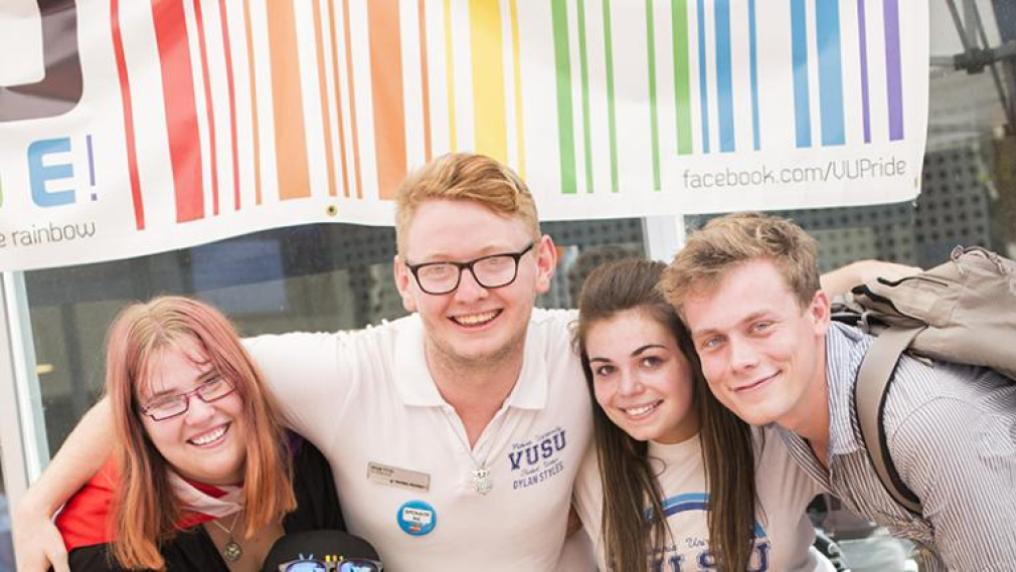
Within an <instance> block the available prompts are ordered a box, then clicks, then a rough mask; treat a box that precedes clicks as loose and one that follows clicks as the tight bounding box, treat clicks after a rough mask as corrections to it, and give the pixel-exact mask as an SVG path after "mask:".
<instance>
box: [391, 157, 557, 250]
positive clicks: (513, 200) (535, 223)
mask: <svg viewBox="0 0 1016 572" xmlns="http://www.w3.org/2000/svg"><path fill="white" fill-rule="evenodd" d="M438 199H445V200H459V201H474V202H477V203H479V204H481V205H483V206H485V207H487V208H488V209H490V210H492V211H494V212H495V213H498V214H500V215H503V216H508V217H518V218H519V219H521V220H522V221H523V222H525V223H526V225H527V226H528V227H529V229H530V230H531V231H532V234H533V239H534V240H535V239H538V238H539V237H540V223H539V219H538V217H537V214H536V203H535V202H534V201H533V195H532V194H531V193H530V192H529V187H527V186H526V184H525V183H524V182H523V181H522V179H520V178H519V176H518V175H516V174H515V172H514V171H512V170H511V169H510V168H508V167H507V166H506V165H502V164H501V163H499V162H497V161H496V160H494V159H491V158H490V157H487V156H484V155H477V154H474V153H448V154H446V155H441V156H440V157H437V158H436V159H434V160H433V161H431V162H430V163H427V164H426V165H424V166H423V167H421V168H419V169H418V170H416V171H415V172H413V173H412V174H410V175H409V176H408V177H406V180H405V181H403V182H402V185H401V186H400V187H399V189H398V191H396V193H395V235H396V238H397V240H398V247H399V252H400V253H405V251H406V244H405V240H406V235H407V234H408V232H409V224H410V223H411V222H412V220H413V216H414V215H415V214H416V209H417V208H419V206H420V205H421V204H423V203H424V202H427V201H429V200H438Z"/></svg>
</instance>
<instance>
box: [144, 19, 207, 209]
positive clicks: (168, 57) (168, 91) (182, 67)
mask: <svg viewBox="0 0 1016 572" xmlns="http://www.w3.org/2000/svg"><path fill="white" fill-rule="evenodd" d="M152 19H153V20H154V22H155V41H156V43H157V44H158V47H159V60H160V61H161V62H162V91H163V98H164V102H165V107H166V133H167V134H168V136H169V156H170V160H171V162H172V164H173V186H174V189H175V196H176V220H177V222H186V221H191V220H196V219H200V218H204V216H205V199H204V188H203V184H204V183H203V181H202V179H201V141H200V139H199V137H198V118H197V102H196V101H195V98H194V78H193V77H192V75H191V73H192V71H191V62H190V47H189V46H188V45H187V24H186V21H185V20H184V12H183V0H154V1H153V2H152Z"/></svg>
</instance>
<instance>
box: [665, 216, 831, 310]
mask: <svg viewBox="0 0 1016 572" xmlns="http://www.w3.org/2000/svg"><path fill="white" fill-rule="evenodd" d="M754 259H768V260H770V261H772V262H773V264H775V265H776V268H777V270H779V272H780V274H781V275H782V276H783V279H784V280H785V281H786V283H787V286H788V287H789V288H790V290H791V291H792V292H793V293H794V295H795V296H796V297H797V301H798V303H799V304H800V305H801V307H802V308H804V307H807V306H808V304H810V303H811V300H812V298H814V296H815V292H818V290H819V272H818V262H817V260H818V243H817V242H816V241H815V239H814V238H812V237H811V236H809V235H808V233H806V232H804V230H802V229H801V227H799V226H797V225H796V224H794V223H793V222H791V221H789V220H787V219H783V218H778V217H774V216H770V215H765V214H761V213H754V212H748V213H735V214H730V215H726V216H722V217H719V218H715V219H713V220H711V221H709V223H708V224H706V225H705V227H703V228H702V229H701V230H699V231H697V232H694V233H692V234H691V236H689V237H688V242H687V244H685V246H684V248H682V249H681V250H680V251H679V252H678V253H677V256H675V257H674V261H673V262H671V263H670V266H669V267H668V268H667V270H666V271H664V273H663V279H662V281H661V288H662V289H663V292H664V295H665V296H666V298H667V301H668V302H670V303H671V304H673V306H674V307H675V308H677V311H678V312H681V311H682V307H683V305H684V302H685V300H686V299H687V297H688V296H689V295H692V294H693V293H695V292H699V291H701V290H702V289H705V290H711V289H713V288H715V287H716V285H717V284H718V283H719V282H720V280H722V278H723V276H724V275H726V273H727V271H729V270H730V269H732V268H733V267H735V266H737V265H739V264H742V263H744V262H748V261H751V260H754Z"/></svg>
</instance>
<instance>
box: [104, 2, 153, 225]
mask: <svg viewBox="0 0 1016 572" xmlns="http://www.w3.org/2000/svg"><path fill="white" fill-rule="evenodd" d="M109 14H110V18H109V19H110V23H111V24H112V26H113V53H114V55H115V57H116V74H117V77H118V78H119V80H120V98H121V101H120V104H121V105H122V106H123V125H124V133H125V135H126V138H127V141H126V146H127V173H128V177H129V178H130V185H131V198H132V199H134V224H135V226H137V228H138V230H144V229H145V206H144V203H143V202H142V200H141V178H140V177H139V176H138V150H137V142H136V141H135V139H134V113H133V111H132V107H131V105H132V104H131V84H130V82H129V81H128V80H127V60H126V58H125V57H124V51H123V36H121V34H120V2H119V0H110V3H109Z"/></svg>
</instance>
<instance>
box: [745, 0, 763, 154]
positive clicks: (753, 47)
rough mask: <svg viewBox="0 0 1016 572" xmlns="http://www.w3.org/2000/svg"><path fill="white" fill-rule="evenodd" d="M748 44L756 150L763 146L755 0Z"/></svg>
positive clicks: (750, 8)
mask: <svg viewBox="0 0 1016 572" xmlns="http://www.w3.org/2000/svg"><path fill="white" fill-rule="evenodd" d="M748 44H749V46H750V48H749V49H750V53H749V56H748V57H749V58H751V130H752V143H753V144H754V147H755V150H756V151H758V150H759V148H761V146H762V145H761V136H760V135H759V132H758V131H759V129H758V53H757V52H758V33H757V32H756V30H755V0H748Z"/></svg>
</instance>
